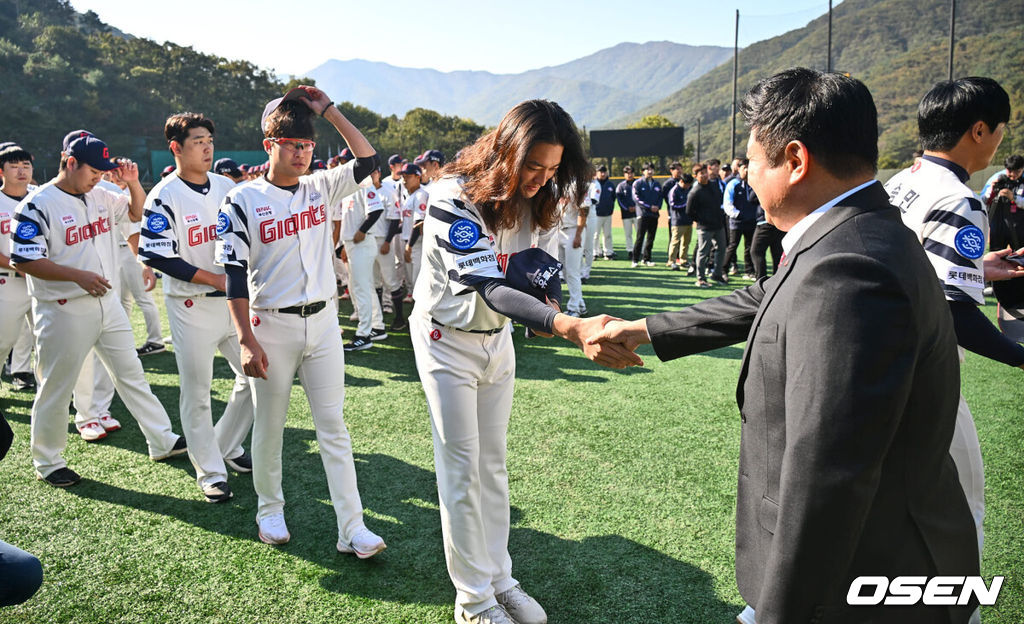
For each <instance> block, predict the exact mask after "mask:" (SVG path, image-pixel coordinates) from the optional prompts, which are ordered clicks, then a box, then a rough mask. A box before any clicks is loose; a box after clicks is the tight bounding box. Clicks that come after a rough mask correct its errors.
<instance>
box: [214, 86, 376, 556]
mask: <svg viewBox="0 0 1024 624" xmlns="http://www.w3.org/2000/svg"><path fill="white" fill-rule="evenodd" d="M314 115H319V116H321V117H323V118H324V119H326V120H327V121H328V122H330V124H331V125H332V126H333V127H334V128H335V130H337V131H338V134H340V135H341V137H342V138H343V139H344V140H345V142H346V143H347V144H348V145H349V147H348V148H346V149H351V153H352V155H353V156H354V157H355V160H354V161H352V162H350V163H347V164H343V165H341V166H339V167H335V168H334V169H329V170H327V171H319V172H317V173H314V174H311V175H305V174H306V171H307V169H309V163H310V161H311V160H312V158H313V149H314V148H315V147H316V144H315V142H314V141H313V138H314V128H313V116H314ZM260 129H261V130H262V131H263V133H264V136H265V137H266V138H264V139H263V149H264V150H266V152H267V153H268V155H269V156H270V161H269V162H270V167H269V171H268V172H267V175H266V176H265V177H264V178H263V179H261V180H254V181H252V182H249V183H247V184H240V185H238V186H236V187H235V188H233V189H231V190H230V191H229V192H228V195H227V198H225V201H224V205H223V207H222V208H221V211H220V213H219V214H218V216H217V237H218V241H217V244H216V258H217V263H218V264H222V265H224V268H225V273H226V275H227V278H226V286H227V296H228V307H229V309H230V312H231V319H232V321H233V322H234V325H235V329H236V330H237V331H238V338H239V343H240V344H241V352H242V368H243V371H244V372H245V373H246V374H247V375H248V376H249V377H250V378H252V384H253V393H254V395H253V397H254V403H255V419H254V423H253V433H252V458H253V488H254V489H255V490H256V494H257V496H258V497H259V503H258V506H257V514H256V523H257V525H258V527H259V531H258V535H259V538H260V540H262V541H263V542H264V543H267V544H284V543H285V542H288V541H289V540H290V539H291V534H290V533H289V532H288V526H287V524H286V523H285V519H284V502H285V501H284V491H283V489H282V486H281V478H282V469H283V466H282V457H281V445H282V440H283V436H284V428H285V427H284V425H285V417H286V415H287V412H288V403H289V399H290V397H291V388H292V382H293V380H294V378H295V374H296V372H298V375H299V380H300V381H301V383H302V386H303V388H304V389H305V391H306V397H307V399H308V400H309V408H310V412H311V414H312V417H313V425H314V427H315V428H316V438H317V442H318V446H319V450H320V457H321V459H322V460H323V465H324V471H325V472H326V473H327V487H328V490H329V492H330V496H331V503H332V504H333V506H334V514H335V519H336V521H337V537H338V542H337V550H338V552H342V553H354V554H355V555H356V556H357V557H359V558H361V559H365V558H367V557H372V556H373V555H375V554H377V553H379V552H380V551H382V550H384V548H385V547H386V546H385V544H384V540H382V539H381V538H380V536H378V535H376V534H375V533H373V532H372V531H370V530H369V529H368V528H367V527H366V525H365V524H364V522H363V506H362V502H361V500H360V497H359V490H358V487H357V484H356V471H355V461H354V459H353V457H352V442H351V439H350V437H349V433H348V429H347V428H346V427H345V420H344V417H343V406H344V401H345V381H344V378H345V376H344V371H345V351H344V350H343V348H342V342H341V333H340V332H339V331H338V310H337V307H336V303H335V302H336V297H335V294H336V285H335V281H334V265H333V258H334V241H333V238H332V234H333V232H332V229H331V225H330V222H329V219H328V217H327V206H329V205H330V206H333V205H336V204H337V203H338V202H340V201H341V199H342V198H343V197H346V196H348V195H350V194H352V193H354V192H356V191H357V190H358V188H359V187H358V183H359V182H360V181H362V180H364V179H366V177H367V176H368V175H369V174H370V172H371V171H372V170H374V169H376V168H377V154H376V152H375V151H374V149H373V147H372V146H371V145H370V143H369V142H368V141H367V140H366V138H365V137H363V135H362V133H360V132H359V130H358V129H356V127H355V126H353V125H352V123H351V122H350V121H349V120H348V119H346V118H345V116H344V115H342V113H341V111H340V110H338V107H336V106H334V104H333V103H332V102H331V100H330V98H329V97H327V94H326V93H324V92H323V91H321V90H320V89H317V88H315V87H309V86H300V87H296V88H294V89H292V90H290V91H289V92H288V93H286V94H285V95H284V97H281V98H277V99H274V100H271V101H270V102H268V103H267V105H266V107H264V109H263V117H262V119H261V123H260ZM250 285H251V286H252V289H253V290H252V292H251V293H250V291H249V288H250Z"/></svg>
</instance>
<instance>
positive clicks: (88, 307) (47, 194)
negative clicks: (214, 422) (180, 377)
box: [11, 136, 187, 487]
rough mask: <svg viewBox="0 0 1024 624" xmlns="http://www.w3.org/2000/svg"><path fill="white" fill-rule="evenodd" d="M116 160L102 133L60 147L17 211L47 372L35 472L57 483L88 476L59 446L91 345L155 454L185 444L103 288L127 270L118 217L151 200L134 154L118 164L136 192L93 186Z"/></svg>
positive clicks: (178, 450) (14, 246) (134, 214)
mask: <svg viewBox="0 0 1024 624" xmlns="http://www.w3.org/2000/svg"><path fill="white" fill-rule="evenodd" d="M114 168H118V165H117V164H114V163H113V162H111V161H110V152H109V150H108V148H107V146H106V144H105V143H103V141H100V140H99V139H97V138H95V137H92V136H87V137H82V138H79V139H76V140H75V141H73V142H72V143H71V144H70V146H69V147H68V150H67V152H65V153H64V154H63V155H62V157H61V166H60V171H59V173H58V174H57V177H56V178H55V179H54V180H53V181H51V182H48V183H46V184H44V185H42V186H41V187H39V188H38V189H36V190H35V191H33V192H32V193H29V195H28V197H26V198H25V199H24V200H22V202H21V203H20V204H18V208H17V211H16V212H15V228H14V232H13V233H12V238H11V260H12V261H13V262H14V264H15V266H16V267H17V268H18V269H20V270H22V271H24V272H25V273H26V274H28V276H29V279H28V283H29V293H30V294H31V295H32V306H33V316H34V322H35V335H36V346H37V349H38V359H39V365H38V368H39V373H40V375H39V376H40V384H39V391H38V392H37V393H36V400H35V402H34V403H33V405H32V440H31V449H32V461H33V464H34V465H35V469H36V475H37V476H38V477H39V478H40V479H44V480H46V481H47V482H48V483H49V484H51V485H54V486H58V487H66V486H69V485H73V484H75V483H77V482H78V481H79V480H80V477H79V475H78V474H77V473H75V472H74V471H73V470H71V469H70V468H68V467H67V463H66V462H65V461H64V458H63V457H61V452H62V451H63V449H64V447H65V445H66V444H67V429H66V427H67V424H66V423H67V417H68V400H69V399H70V398H71V391H72V387H73V386H74V383H75V379H76V377H77V375H78V372H79V370H80V369H81V367H82V362H83V361H84V360H85V357H86V356H87V355H88V353H89V350H90V349H91V348H93V347H96V348H97V351H98V352H99V355H100V359H101V360H102V361H103V365H104V366H105V367H106V368H107V370H108V371H111V370H116V371H117V375H116V377H114V383H115V385H116V387H117V392H118V394H120V395H121V398H122V399H123V400H124V402H125V404H126V405H127V407H128V409H129V410H130V411H131V413H132V416H134V417H135V419H136V420H137V421H138V423H139V426H140V428H141V429H142V432H143V434H144V435H145V436H146V442H147V444H148V446H149V456H150V457H151V458H152V459H154V460H161V459H166V458H168V457H171V456H173V455H179V454H182V453H185V452H186V451H187V448H186V443H185V438H183V437H180V436H178V435H176V434H174V433H173V432H172V431H171V422H170V419H169V418H168V417H167V412H166V411H164V408H163V406H162V405H160V402H159V401H158V400H157V398H156V397H155V396H153V393H152V391H150V388H149V384H148V383H147V382H146V378H145V375H144V374H143V371H142V364H141V363H140V362H139V358H138V354H137V353H136V352H135V344H134V342H135V341H134V338H133V336H132V328H131V324H130V323H129V322H128V317H127V316H126V315H125V313H124V309H123V308H122V307H121V305H120V302H119V301H115V299H114V297H110V296H104V295H106V294H107V293H108V291H110V290H111V289H112V282H115V281H117V279H118V273H119V271H118V267H117V266H116V263H115V258H116V242H115V240H114V236H113V231H112V225H113V222H114V221H116V220H117V219H119V218H120V219H123V218H126V217H127V218H131V219H132V220H136V221H137V220H139V219H140V218H141V217H142V205H143V202H144V201H145V191H143V190H142V186H141V185H140V184H139V172H138V168H137V167H136V166H135V165H134V163H130V162H124V163H122V164H121V165H120V167H119V175H120V176H121V177H122V179H124V180H125V181H126V182H127V183H128V188H129V190H130V192H131V198H130V199H129V197H127V196H124V195H115V194H113V193H110V192H109V191H106V190H103V189H98V188H95V186H96V183H97V182H98V181H99V179H100V176H101V175H102V173H103V171H109V170H111V169H114Z"/></svg>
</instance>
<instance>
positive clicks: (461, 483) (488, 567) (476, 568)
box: [410, 314, 518, 614]
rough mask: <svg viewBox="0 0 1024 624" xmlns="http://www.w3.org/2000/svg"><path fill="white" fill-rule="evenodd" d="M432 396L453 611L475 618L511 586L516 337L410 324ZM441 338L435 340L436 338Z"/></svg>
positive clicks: (420, 320) (416, 320)
mask: <svg viewBox="0 0 1024 624" xmlns="http://www.w3.org/2000/svg"><path fill="white" fill-rule="evenodd" d="M410 322H411V335H412V344H413V350H414V351H415V353H416V368H417V370H418V371H419V375H420V381H421V382H422V383H423V390H424V391H425V392H426V395H427V409H428V411H429V412H430V423H431V429H432V431H433V437H434V465H435V469H436V471H437V491H438V498H439V500H440V503H441V534H442V536H443V539H444V556H445V561H446V563H447V565H448V575H449V576H450V577H451V579H452V583H454V585H455V589H456V595H455V603H456V605H458V606H461V607H462V608H463V609H465V610H466V611H467V612H469V613H471V614H476V613H480V612H481V611H484V610H486V609H489V608H490V607H492V606H494V605H495V604H497V602H496V601H495V598H494V594H496V593H501V592H504V591H507V590H509V589H511V588H512V587H514V586H515V585H516V584H517V583H518V581H516V580H515V579H514V578H512V558H511V556H510V555H509V553H508V535H509V501H508V470H507V468H506V466H505V454H506V444H505V435H506V432H507V430H508V420H509V415H510V414H511V411H512V391H513V387H514V385H515V374H516V359H515V351H514V349H513V347H512V332H511V331H510V330H509V329H508V328H506V329H505V331H502V332H500V333H498V334H494V335H486V334H474V333H469V332H463V331H459V330H457V329H452V328H448V327H436V326H435V325H433V323H432V322H431V321H430V319H429V318H428V317H427V316H426V315H424V314H413V316H412V318H411V319H410ZM435 330H437V331H436V333H434V334H433V335H434V336H438V339H437V340H434V339H433V338H432V337H431V333H432V332H434V331H435Z"/></svg>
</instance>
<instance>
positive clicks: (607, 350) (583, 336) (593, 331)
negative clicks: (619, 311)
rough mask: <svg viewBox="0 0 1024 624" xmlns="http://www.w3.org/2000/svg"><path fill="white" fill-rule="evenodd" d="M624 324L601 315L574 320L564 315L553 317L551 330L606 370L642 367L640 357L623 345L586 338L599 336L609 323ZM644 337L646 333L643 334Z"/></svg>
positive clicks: (613, 318)
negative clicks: (573, 344) (590, 340)
mask: <svg viewBox="0 0 1024 624" xmlns="http://www.w3.org/2000/svg"><path fill="white" fill-rule="evenodd" d="M616 322H618V323H624V321H623V320H622V319H618V318H615V317H613V316H608V315H607V314H601V315H599V316H592V317H589V318H575V317H572V316H569V315H566V314H559V315H557V316H556V317H555V322H554V324H553V326H552V330H553V331H554V333H555V334H556V335H558V336H561V337H562V338H565V339H566V340H568V341H570V342H573V343H575V344H576V345H577V346H578V347H579V348H580V349H582V350H583V353H584V355H586V356H587V358H589V359H591V360H593V361H594V362H597V363H598V364H600V365H601V366H607V367H608V368H626V367H629V366H643V364H644V361H643V360H642V359H640V356H639V355H637V354H636V353H633V350H632V349H627V348H626V347H625V346H624V345H622V344H619V343H616V342H613V341H601V342H594V343H590V342H589V341H588V340H587V338H589V337H590V336H593V335H597V334H600V333H601V332H602V331H603V330H604V328H605V327H606V326H607V325H609V324H611V323H616ZM645 335H646V332H645Z"/></svg>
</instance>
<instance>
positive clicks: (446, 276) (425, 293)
mask: <svg viewBox="0 0 1024 624" xmlns="http://www.w3.org/2000/svg"><path fill="white" fill-rule="evenodd" d="M422 240H423V263H424V264H423V270H427V271H430V278H429V279H425V278H421V279H419V280H417V281H416V288H415V291H414V294H413V297H414V298H415V299H416V302H417V304H416V306H417V308H418V307H419V306H420V302H422V303H423V305H424V309H425V310H426V313H427V314H428V315H429V316H431V317H433V318H435V319H437V321H438V322H440V323H442V324H444V325H448V326H450V327H456V328H459V329H476V330H490V329H497V328H499V327H502V326H503V325H505V324H506V323H508V320H509V319H508V317H507V316H505V315H503V314H499V313H498V312H495V311H494V310H492V309H491V308H490V307H488V306H487V304H486V303H484V300H483V299H482V298H481V297H480V295H479V294H478V293H477V292H476V291H475V290H474V289H473V288H472V287H470V286H465V285H463V284H461V283H460V282H459V281H458V279H459V278H467V277H493V278H504V277H505V267H506V266H507V264H508V259H509V258H510V257H511V256H513V255H515V254H516V253H518V252H520V251H522V250H524V249H529V248H530V247H532V246H533V244H534V242H535V241H536V237H535V236H534V235H533V233H532V232H531V229H530V219H529V216H527V217H526V218H525V223H523V225H522V226H521V227H520V229H518V230H516V231H510V230H501V231H500V232H498V233H497V234H495V233H492V232H490V231H489V230H488V229H487V225H486V224H485V223H484V220H483V219H482V218H481V217H480V213H479V211H478V210H477V208H476V206H474V205H473V204H472V203H470V202H469V200H468V199H467V198H466V197H465V195H464V194H463V191H462V181H461V179H457V178H455V177H444V178H442V179H440V180H438V181H436V182H434V184H433V185H432V186H431V194H430V208H429V210H428V212H427V218H426V220H425V221H424V222H423V237H422Z"/></svg>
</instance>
